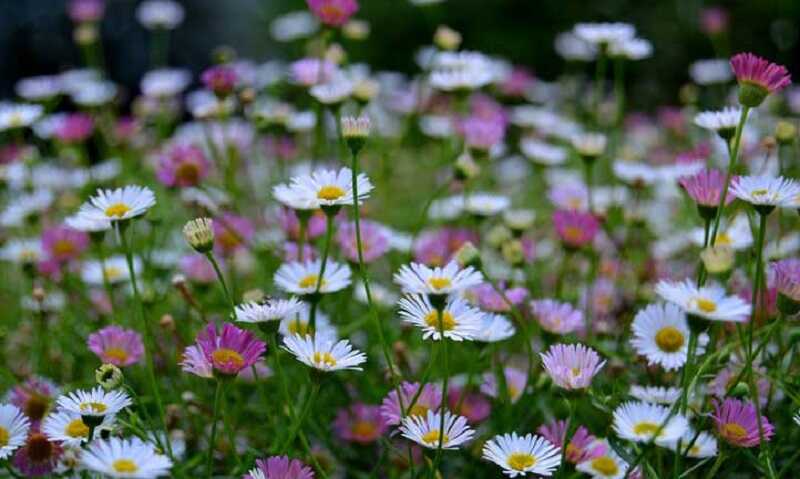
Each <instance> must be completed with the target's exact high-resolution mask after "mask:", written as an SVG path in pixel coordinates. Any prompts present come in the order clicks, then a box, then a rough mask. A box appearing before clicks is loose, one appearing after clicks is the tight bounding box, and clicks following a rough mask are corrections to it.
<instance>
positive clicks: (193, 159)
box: [156, 145, 211, 188]
mask: <svg viewBox="0 0 800 479" xmlns="http://www.w3.org/2000/svg"><path fill="white" fill-rule="evenodd" d="M210 168H211V163H210V162H209V161H208V158H206V155H205V153H204V152H203V150H201V149H200V148H198V147H196V146H194V145H175V146H173V147H171V148H170V149H169V151H167V152H166V154H163V155H162V156H161V157H160V158H159V161H158V169H157V171H156V177H157V178H158V181H160V182H161V183H163V184H165V185H167V186H170V187H179V188H184V187H187V186H196V185H198V184H200V182H201V181H203V179H204V178H205V177H206V176H208V172H209V170H210Z"/></svg>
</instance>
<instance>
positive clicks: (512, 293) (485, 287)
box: [467, 283, 528, 313]
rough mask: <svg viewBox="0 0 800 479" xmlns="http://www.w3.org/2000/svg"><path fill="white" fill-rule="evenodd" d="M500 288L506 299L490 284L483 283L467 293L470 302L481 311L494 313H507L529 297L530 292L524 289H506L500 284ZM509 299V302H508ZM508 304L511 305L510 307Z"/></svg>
mask: <svg viewBox="0 0 800 479" xmlns="http://www.w3.org/2000/svg"><path fill="white" fill-rule="evenodd" d="M497 287H498V288H500V290H501V291H503V293H504V294H505V298H503V295H501V294H500V293H499V292H498V291H496V290H495V289H494V286H492V285H491V284H489V283H481V284H479V285H478V286H475V287H474V288H471V289H470V290H468V291H467V296H468V297H469V298H470V301H472V302H474V303H476V304H477V305H478V306H480V308H481V309H483V310H485V311H491V312H493V313H505V312H508V311H510V310H511V306H515V305H517V304H520V303H522V301H524V300H525V297H526V296H528V290H527V289H525V288H522V287H517V288H509V289H505V287H504V285H503V284H498V285H497ZM506 299H508V302H506ZM508 303H511V305H509V304H508Z"/></svg>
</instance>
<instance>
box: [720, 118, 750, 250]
mask: <svg viewBox="0 0 800 479" xmlns="http://www.w3.org/2000/svg"><path fill="white" fill-rule="evenodd" d="M749 111H750V107H747V106H744V107H742V116H741V117H739V124H738V125H737V126H736V136H735V137H734V140H733V148H731V150H730V151H731V154H730V161H729V162H728V173H727V174H726V175H725V186H724V187H723V188H722V194H721V195H720V197H719V204H718V205H717V216H716V218H714V228H713V229H712V230H711V246H714V245H715V244H716V242H717V233H718V232H719V224H720V220H721V219H722V210H723V209H724V208H725V200H726V199H727V197H728V188H729V187H730V185H731V178H732V177H733V171H734V170H735V169H736V161H737V159H738V157H739V146H740V145H741V142H742V131H743V130H744V125H745V123H746V122H747V114H748V113H749Z"/></svg>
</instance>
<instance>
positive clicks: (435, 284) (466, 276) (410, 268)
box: [394, 261, 483, 295]
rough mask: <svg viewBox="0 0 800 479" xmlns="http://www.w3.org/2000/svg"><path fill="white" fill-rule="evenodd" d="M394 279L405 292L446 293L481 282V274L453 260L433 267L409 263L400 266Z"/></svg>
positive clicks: (462, 289) (459, 290)
mask: <svg viewBox="0 0 800 479" xmlns="http://www.w3.org/2000/svg"><path fill="white" fill-rule="evenodd" d="M394 281H395V283H397V284H399V285H400V286H401V287H402V288H403V291H404V292H406V293H418V294H432V295H446V294H450V293H455V292H461V291H464V290H465V289H467V288H470V287H472V286H477V285H479V284H481V283H482V282H483V274H481V272H480V271H476V270H475V269H474V268H473V267H471V266H468V267H466V268H464V269H461V267H460V266H459V265H458V263H456V262H455V261H451V262H449V263H447V265H445V266H444V267H439V266H437V267H435V268H430V267H428V266H426V265H424V264H419V263H411V264H410V265H403V266H401V267H400V270H399V271H398V272H397V273H395V275H394Z"/></svg>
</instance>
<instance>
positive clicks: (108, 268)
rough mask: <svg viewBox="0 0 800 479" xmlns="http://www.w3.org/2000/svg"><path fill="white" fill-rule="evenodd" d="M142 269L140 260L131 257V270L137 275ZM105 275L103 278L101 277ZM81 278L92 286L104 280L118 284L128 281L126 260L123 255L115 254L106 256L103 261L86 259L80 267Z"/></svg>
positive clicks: (128, 274)
mask: <svg viewBox="0 0 800 479" xmlns="http://www.w3.org/2000/svg"><path fill="white" fill-rule="evenodd" d="M141 270H142V260H141V259H140V258H139V257H138V256H136V257H134V258H133V272H134V274H136V275H137V277H138V275H139V272H140V271H141ZM104 276H105V279H104V278H103V277H104ZM81 279H83V281H85V282H86V283H87V284H90V285H93V286H102V285H104V284H105V281H108V283H109V284H119V283H124V282H127V281H130V279H131V275H130V271H129V270H128V262H127V261H126V260H125V257H124V256H121V255H116V256H111V257H109V258H106V259H105V261H96V260H95V261H86V262H84V263H83V266H82V269H81Z"/></svg>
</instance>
